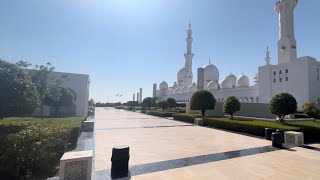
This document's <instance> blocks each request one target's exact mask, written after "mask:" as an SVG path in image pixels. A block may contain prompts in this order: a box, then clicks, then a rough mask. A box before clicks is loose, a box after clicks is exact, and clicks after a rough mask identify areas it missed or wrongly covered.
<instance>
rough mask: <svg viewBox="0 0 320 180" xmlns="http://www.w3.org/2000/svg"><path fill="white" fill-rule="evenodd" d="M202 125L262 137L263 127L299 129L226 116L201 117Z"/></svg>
mask: <svg viewBox="0 0 320 180" xmlns="http://www.w3.org/2000/svg"><path fill="white" fill-rule="evenodd" d="M203 124H204V126H210V127H215V128H219V129H226V130H231V131H236V132H241V133H245V134H251V135H256V136H262V137H264V131H265V128H275V129H282V130H285V131H299V128H298V127H292V126H287V125H282V124H280V123H274V122H267V121H256V120H230V119H227V118H207V117H205V118H203Z"/></svg>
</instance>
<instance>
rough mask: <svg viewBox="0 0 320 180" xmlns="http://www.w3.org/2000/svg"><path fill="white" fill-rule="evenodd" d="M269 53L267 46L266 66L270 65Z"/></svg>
mask: <svg viewBox="0 0 320 180" xmlns="http://www.w3.org/2000/svg"><path fill="white" fill-rule="evenodd" d="M270 59H271V58H270V52H269V46H267V49H266V58H265V60H266V64H267V65H269V64H270Z"/></svg>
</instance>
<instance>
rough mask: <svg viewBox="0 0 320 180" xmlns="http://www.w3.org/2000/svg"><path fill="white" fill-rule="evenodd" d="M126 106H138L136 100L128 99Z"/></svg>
mask: <svg viewBox="0 0 320 180" xmlns="http://www.w3.org/2000/svg"><path fill="white" fill-rule="evenodd" d="M127 106H139V103H138V101H128V102H127Z"/></svg>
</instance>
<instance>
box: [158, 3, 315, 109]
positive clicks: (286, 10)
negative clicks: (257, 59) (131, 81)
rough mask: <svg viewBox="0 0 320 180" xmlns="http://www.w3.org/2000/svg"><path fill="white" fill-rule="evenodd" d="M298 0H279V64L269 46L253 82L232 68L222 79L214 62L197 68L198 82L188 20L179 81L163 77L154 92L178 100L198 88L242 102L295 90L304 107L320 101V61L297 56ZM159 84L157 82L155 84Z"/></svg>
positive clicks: (266, 100) (262, 100)
mask: <svg viewBox="0 0 320 180" xmlns="http://www.w3.org/2000/svg"><path fill="white" fill-rule="evenodd" d="M297 4H298V1H297V0H278V2H277V3H276V6H275V10H276V11H277V12H278V14H279V41H278V64H275V65H271V64H270V57H269V48H267V49H266V58H265V65H263V66H260V67H259V68H258V73H257V75H256V76H255V77H254V80H253V83H251V82H250V80H249V78H248V77H247V76H246V75H245V74H242V75H241V76H240V77H236V76H235V75H233V74H232V73H231V72H230V74H229V75H228V76H227V77H225V79H223V80H222V81H221V80H220V77H219V70H218V69H217V67H216V66H214V65H213V64H211V62H210V60H209V64H207V65H204V66H203V67H201V68H199V69H198V84H196V83H193V80H192V77H193V75H192V59H193V56H194V54H193V53H192V30H191V25H190V24H189V30H188V37H187V39H186V41H187V53H186V54H185V55H184V56H185V66H184V67H183V68H182V69H181V70H180V71H179V72H178V74H177V81H176V82H175V83H174V84H173V85H172V86H170V87H169V86H168V84H167V82H165V81H163V82H162V83H160V85H159V89H158V90H157V89H155V88H154V89H153V94H154V95H156V96H158V97H159V99H160V100H165V99H167V98H169V97H172V98H174V99H176V100H177V101H178V102H180V103H182V102H189V100H190V98H191V96H192V94H193V93H194V92H196V91H197V90H199V89H206V90H208V91H210V92H211V93H212V94H213V95H214V97H215V99H216V100H217V102H224V100H225V99H226V98H228V97H229V96H235V97H237V98H238V99H239V100H240V102H242V103H269V102H270V100H271V98H272V97H273V96H274V95H275V94H278V93H281V92H287V93H290V94H292V95H293V96H294V97H295V98H296V100H297V102H298V107H299V108H301V107H302V105H303V104H304V103H305V102H308V101H313V102H316V103H318V104H319V103H320V80H319V76H320V74H319V73H320V72H319V71H320V62H319V61H316V59H315V58H312V57H300V58H297V45H296V40H295V36H294V15H293V14H294V9H295V7H296V5H297ZM154 87H156V85H154Z"/></svg>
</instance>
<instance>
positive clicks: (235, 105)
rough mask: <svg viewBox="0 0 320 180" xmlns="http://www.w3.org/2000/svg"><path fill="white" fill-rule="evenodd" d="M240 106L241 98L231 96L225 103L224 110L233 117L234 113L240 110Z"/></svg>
mask: <svg viewBox="0 0 320 180" xmlns="http://www.w3.org/2000/svg"><path fill="white" fill-rule="evenodd" d="M240 106H241V105H240V102H239V100H238V99H237V98H236V97H234V96H230V97H228V98H227V99H226V101H225V102H224V103H223V112H225V113H226V114H229V115H230V116H231V119H233V114H234V113H235V112H237V111H240Z"/></svg>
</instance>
